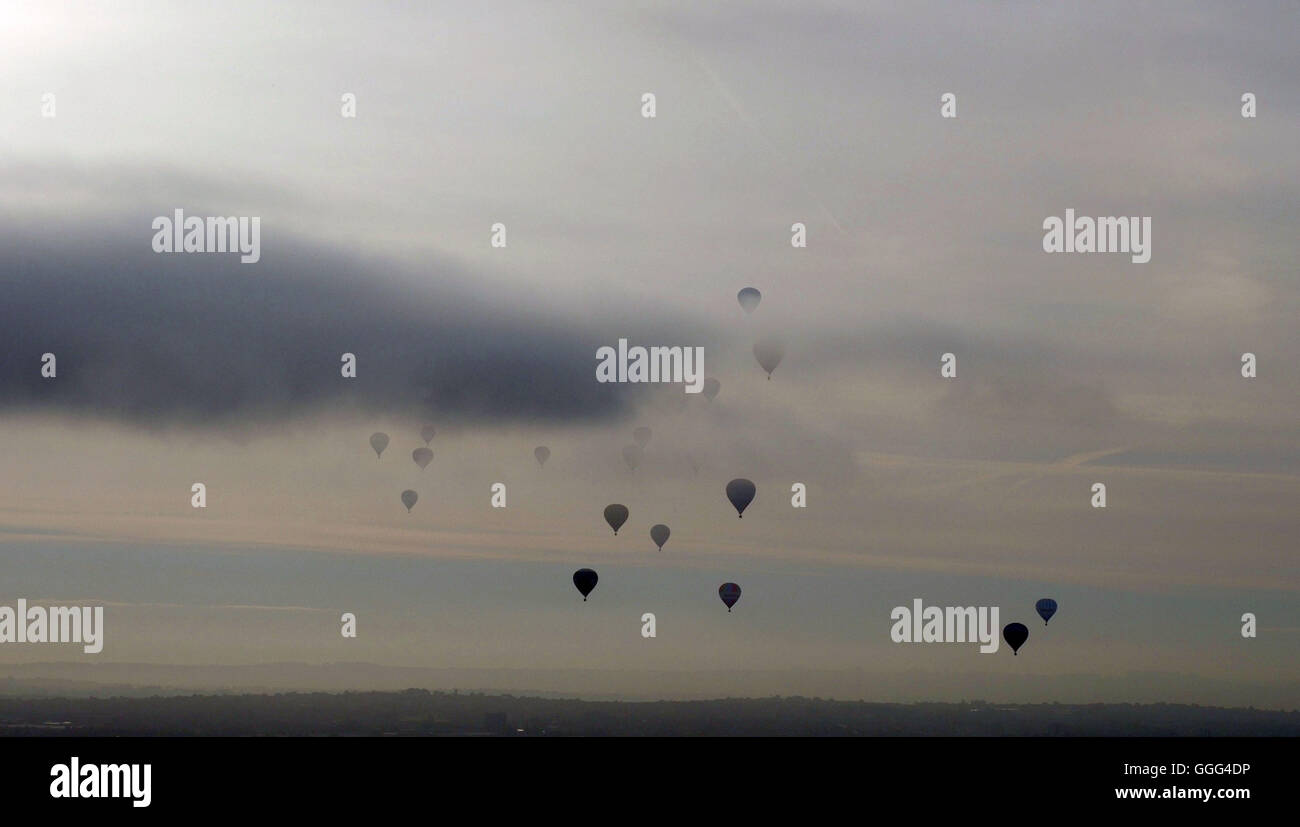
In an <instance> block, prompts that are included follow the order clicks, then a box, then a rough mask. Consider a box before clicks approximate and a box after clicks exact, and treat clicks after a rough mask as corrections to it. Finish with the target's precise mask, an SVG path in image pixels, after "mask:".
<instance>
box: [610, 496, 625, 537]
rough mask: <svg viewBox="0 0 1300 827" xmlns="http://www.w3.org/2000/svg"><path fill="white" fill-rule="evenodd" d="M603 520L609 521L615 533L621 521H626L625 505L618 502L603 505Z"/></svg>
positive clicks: (621, 523)
mask: <svg viewBox="0 0 1300 827" xmlns="http://www.w3.org/2000/svg"><path fill="white" fill-rule="evenodd" d="M605 522H607V523H609V527H610V528H612V529H614V534H615V535H617V534H618V530H619V529H620V528H622V527H623V523H626V522H627V506H625V505H619V504H618V503H612V504H610V505H607V506H605Z"/></svg>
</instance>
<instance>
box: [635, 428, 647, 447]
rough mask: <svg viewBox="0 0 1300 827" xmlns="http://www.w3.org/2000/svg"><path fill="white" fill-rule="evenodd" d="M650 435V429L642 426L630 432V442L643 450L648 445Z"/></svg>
mask: <svg viewBox="0 0 1300 827" xmlns="http://www.w3.org/2000/svg"><path fill="white" fill-rule="evenodd" d="M650 434H651V432H650V429H649V428H646V427H644V426H642V427H640V428H637V429H636V430H635V431H633V432H632V440H633V441H634V442H636V444H637V445H640V446H641V447H642V448H644V447H646V446H647V445H649V444H650Z"/></svg>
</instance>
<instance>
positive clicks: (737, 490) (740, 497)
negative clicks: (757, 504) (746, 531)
mask: <svg viewBox="0 0 1300 827" xmlns="http://www.w3.org/2000/svg"><path fill="white" fill-rule="evenodd" d="M756 493H757V489H755V488H754V483H752V482H750V481H749V480H746V479H734V480H732V481H731V482H729V483H727V499H729V500H731V504H732V505H734V506H735V507H736V516H737V517H742V518H743V517H744V516H745V509H746V508H748V507H749V504H750V503H752V502H753V501H754V494H756Z"/></svg>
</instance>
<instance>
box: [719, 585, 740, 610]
mask: <svg viewBox="0 0 1300 827" xmlns="http://www.w3.org/2000/svg"><path fill="white" fill-rule="evenodd" d="M718 597H721V598H722V602H723V603H726V604H727V611H728V612H730V611H731V607H732V606H734V605H736V601H737V600H739V599H740V586H737V585H736V584H735V583H723V584H722V585H721V586H718Z"/></svg>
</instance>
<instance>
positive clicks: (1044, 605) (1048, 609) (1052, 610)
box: [1034, 597, 1056, 626]
mask: <svg viewBox="0 0 1300 827" xmlns="http://www.w3.org/2000/svg"><path fill="white" fill-rule="evenodd" d="M1034 610H1035V611H1037V612H1038V616H1039V617H1041V618H1042V619H1043V625H1044V626H1046V625H1047V621H1049V620H1051V619H1052V615H1054V614H1056V601H1055V600H1053V599H1052V598H1050V597H1044V598H1043V599H1042V600H1040V601H1038V602H1037V603H1035V604H1034Z"/></svg>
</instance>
